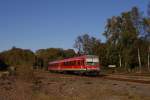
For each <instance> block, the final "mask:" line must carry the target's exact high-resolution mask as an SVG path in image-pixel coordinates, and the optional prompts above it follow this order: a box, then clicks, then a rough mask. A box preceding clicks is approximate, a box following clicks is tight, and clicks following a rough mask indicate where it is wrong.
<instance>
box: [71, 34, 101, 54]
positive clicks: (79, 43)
mask: <svg viewBox="0 0 150 100" xmlns="http://www.w3.org/2000/svg"><path fill="white" fill-rule="evenodd" d="M99 44H100V40H98V39H96V38H95V37H90V36H89V35H88V34H84V35H81V36H78V37H77V38H76V40H75V43H74V48H76V49H77V50H78V52H79V54H95V49H96V47H97V46H98V45H99Z"/></svg>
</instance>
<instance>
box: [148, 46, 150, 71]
mask: <svg viewBox="0 0 150 100" xmlns="http://www.w3.org/2000/svg"><path fill="white" fill-rule="evenodd" d="M147 66H148V71H150V47H149V50H148V62H147Z"/></svg>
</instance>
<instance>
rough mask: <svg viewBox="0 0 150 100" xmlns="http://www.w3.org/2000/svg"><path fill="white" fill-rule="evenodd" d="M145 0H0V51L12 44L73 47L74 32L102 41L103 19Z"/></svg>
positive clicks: (142, 8)
mask: <svg viewBox="0 0 150 100" xmlns="http://www.w3.org/2000/svg"><path fill="white" fill-rule="evenodd" d="M148 1H149V0H0V51H3V50H7V49H10V48H11V47H12V46H16V47H19V48H25V49H31V50H33V51H35V50H37V49H40V48H50V47H56V48H64V49H67V48H73V44H74V40H75V39H76V37H77V36H78V35H81V34H84V33H88V34H89V35H91V36H95V37H97V38H99V39H101V40H102V41H104V40H105V39H104V37H103V36H102V33H103V32H104V27H105V24H106V20H107V18H110V17H112V16H116V15H120V13H121V12H123V11H128V10H130V9H131V8H132V7H133V6H138V7H139V8H140V9H141V11H146V7H147V4H148Z"/></svg>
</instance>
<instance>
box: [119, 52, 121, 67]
mask: <svg viewBox="0 0 150 100" xmlns="http://www.w3.org/2000/svg"><path fill="white" fill-rule="evenodd" d="M119 65H120V67H122V61H121V55H120V54H119Z"/></svg>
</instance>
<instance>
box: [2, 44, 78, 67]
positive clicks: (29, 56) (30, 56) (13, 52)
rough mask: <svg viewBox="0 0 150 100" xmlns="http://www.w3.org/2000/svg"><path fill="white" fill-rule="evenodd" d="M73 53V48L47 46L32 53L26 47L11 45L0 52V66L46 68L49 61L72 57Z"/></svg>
mask: <svg viewBox="0 0 150 100" xmlns="http://www.w3.org/2000/svg"><path fill="white" fill-rule="evenodd" d="M75 55H76V54H75V51H74V50H73V49H68V50H64V49H60V48H48V49H40V50H37V51H36V52H35V53H34V52H32V51H31V50H28V49H21V48H16V47H13V48H12V49H10V50H7V51H3V52H1V53H0V68H1V69H4V68H7V67H9V66H13V67H15V68H16V67H20V66H26V67H33V68H45V69H47V65H48V62H49V61H53V60H58V59H63V58H68V57H73V56H75Z"/></svg>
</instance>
